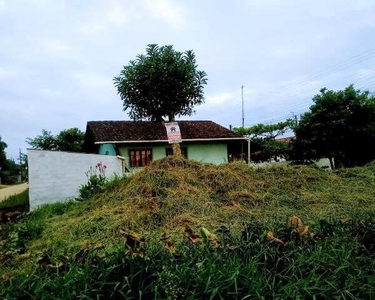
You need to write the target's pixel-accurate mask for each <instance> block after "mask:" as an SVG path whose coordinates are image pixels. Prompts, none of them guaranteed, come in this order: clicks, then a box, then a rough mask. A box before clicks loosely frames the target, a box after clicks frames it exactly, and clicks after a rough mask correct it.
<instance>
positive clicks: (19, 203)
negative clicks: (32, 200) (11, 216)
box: [0, 189, 29, 211]
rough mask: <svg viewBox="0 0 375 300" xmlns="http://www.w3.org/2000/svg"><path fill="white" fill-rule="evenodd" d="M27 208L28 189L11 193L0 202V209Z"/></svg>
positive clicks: (25, 209) (23, 209)
mask: <svg viewBox="0 0 375 300" xmlns="http://www.w3.org/2000/svg"><path fill="white" fill-rule="evenodd" d="M28 208H29V190H28V189H27V190H26V191H24V192H22V193H20V194H18V195H12V196H9V197H8V198H6V199H5V200H3V201H1V202H0V210H3V209H19V210H22V211H27V210H28Z"/></svg>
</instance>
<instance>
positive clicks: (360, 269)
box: [0, 158, 375, 299]
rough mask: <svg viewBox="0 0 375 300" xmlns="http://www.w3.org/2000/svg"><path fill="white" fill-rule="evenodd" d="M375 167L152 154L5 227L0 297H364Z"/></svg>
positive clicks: (372, 293)
mask: <svg viewBox="0 0 375 300" xmlns="http://www.w3.org/2000/svg"><path fill="white" fill-rule="evenodd" d="M374 174H375V165H374V164H370V165H369V166H366V167H363V168H354V169H347V170H341V171H338V172H332V171H326V170H321V169H318V168H312V167H304V166H295V167H287V166H283V167H270V168H265V169H252V168H249V167H247V166H245V165H241V164H229V165H221V166H213V165H202V164H199V163H196V162H191V161H187V160H184V159H175V158H166V159H163V160H161V161H156V162H154V163H153V164H151V165H150V166H149V167H147V168H145V169H144V170H142V171H140V172H138V173H137V174H135V175H133V176H132V177H130V178H129V179H127V180H123V181H122V180H121V181H118V182H117V183H114V184H113V185H112V186H111V188H110V189H108V190H106V191H105V192H103V193H102V194H100V195H95V196H94V197H93V198H91V199H89V200H87V201H83V202H78V203H77V202H68V203H58V204H54V205H47V206H44V207H42V208H40V209H38V210H36V211H35V212H32V213H30V214H27V215H26V216H25V217H24V219H23V220H22V221H21V222H19V223H16V224H10V225H8V226H6V227H4V228H3V230H2V231H0V237H1V240H2V242H0V245H1V246H0V298H6V299H19V298H35V299H52V298H53V299H71V298H80V299H91V298H97V299H107V298H113V299H119V298H122V299H313V298H314V297H315V298H316V299H371V298H374V297H375V290H374V287H375V276H373V274H374V271H375V270H374V269H375V260H374V253H375V252H374V251H375V242H374V241H375V225H374V220H375V202H374V195H375V180H374ZM294 215H297V216H299V217H301V218H302V220H300V219H299V218H297V217H293V218H291V217H292V216H294Z"/></svg>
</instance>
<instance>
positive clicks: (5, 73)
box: [0, 67, 18, 79]
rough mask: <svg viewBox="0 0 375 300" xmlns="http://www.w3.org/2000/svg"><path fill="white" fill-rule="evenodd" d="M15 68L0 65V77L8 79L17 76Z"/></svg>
mask: <svg viewBox="0 0 375 300" xmlns="http://www.w3.org/2000/svg"><path fill="white" fill-rule="evenodd" d="M17 73H18V72H17V71H16V70H11V69H8V68H2V67H0V79H10V78H14V77H16V76H17Z"/></svg>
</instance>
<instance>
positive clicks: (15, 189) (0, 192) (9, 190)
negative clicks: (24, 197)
mask: <svg viewBox="0 0 375 300" xmlns="http://www.w3.org/2000/svg"><path fill="white" fill-rule="evenodd" d="M28 187H29V185H28V184H27V183H21V184H17V185H12V186H10V187H6V188H3V189H0V201H3V200H4V199H6V198H8V197H9V196H12V195H16V194H20V193H22V192H23V191H25V190H26V189H27V188H28Z"/></svg>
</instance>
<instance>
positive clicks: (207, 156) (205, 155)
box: [182, 143, 228, 165]
mask: <svg viewBox="0 0 375 300" xmlns="http://www.w3.org/2000/svg"><path fill="white" fill-rule="evenodd" d="M182 146H183V145H182ZM187 148H188V158H189V159H191V160H196V161H199V162H203V163H212V164H215V165H219V164H222V163H226V162H228V152H227V144H226V143H199V144H189V145H187Z"/></svg>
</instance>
